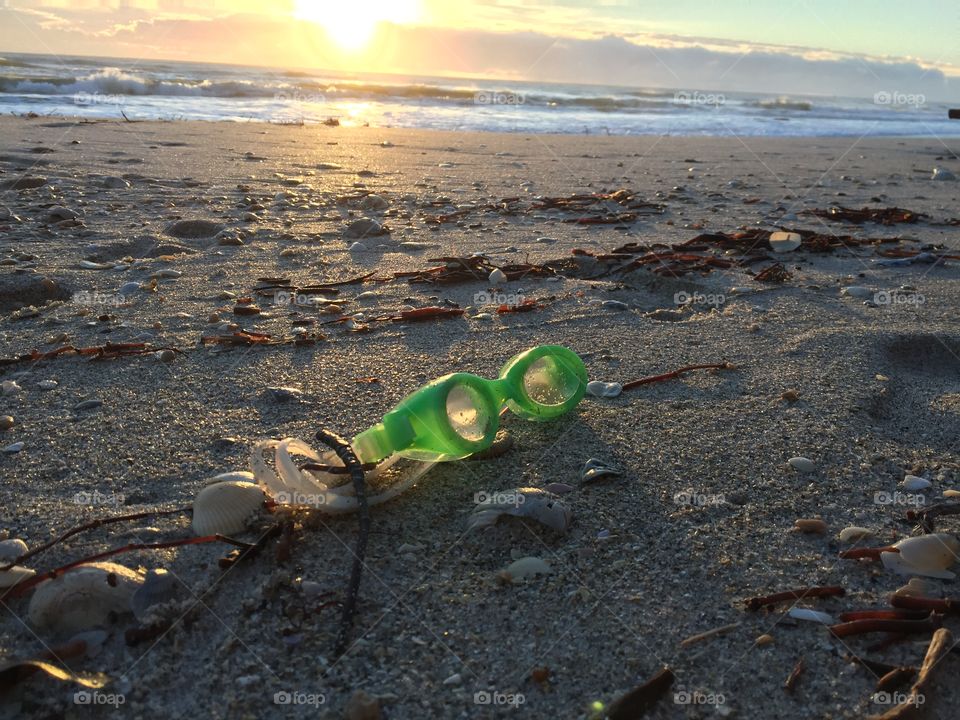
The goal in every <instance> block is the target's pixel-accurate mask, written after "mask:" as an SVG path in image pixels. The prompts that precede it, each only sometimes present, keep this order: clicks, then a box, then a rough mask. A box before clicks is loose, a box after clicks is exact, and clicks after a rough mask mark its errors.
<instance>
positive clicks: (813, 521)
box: [793, 518, 827, 535]
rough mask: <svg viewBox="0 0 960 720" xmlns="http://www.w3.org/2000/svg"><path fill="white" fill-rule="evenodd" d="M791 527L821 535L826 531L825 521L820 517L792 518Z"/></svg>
mask: <svg viewBox="0 0 960 720" xmlns="http://www.w3.org/2000/svg"><path fill="white" fill-rule="evenodd" d="M793 527H794V528H796V529H797V530H799V531H800V532H802V533H807V534H816V535H823V534H824V533H825V532H826V531H827V523H826V522H824V521H823V520H821V519H820V518H800V519H798V520H794V522H793Z"/></svg>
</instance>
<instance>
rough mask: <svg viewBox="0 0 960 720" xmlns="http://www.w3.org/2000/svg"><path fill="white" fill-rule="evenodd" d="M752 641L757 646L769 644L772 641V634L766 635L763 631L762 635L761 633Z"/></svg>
mask: <svg viewBox="0 0 960 720" xmlns="http://www.w3.org/2000/svg"><path fill="white" fill-rule="evenodd" d="M754 643H755V644H756V645H757V646H758V647H764V646H766V645H770V644H771V643H773V635H767V634H766V633H764V634H763V635H761V636H760V637H758V638H757V639H756V640H755V641H754Z"/></svg>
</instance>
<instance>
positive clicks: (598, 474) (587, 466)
mask: <svg viewBox="0 0 960 720" xmlns="http://www.w3.org/2000/svg"><path fill="white" fill-rule="evenodd" d="M622 474H623V473H622V472H620V471H619V470H617V469H616V468H614V467H611V466H610V465H607V464H606V463H604V462H603V461H602V460H597V458H590V459H589V460H587V461H586V462H585V463H584V464H583V467H582V468H580V482H581V484H583V485H587V484H589V483H594V482H597V481H598V480H602V479H603V478H605V477H616V476H619V475H622Z"/></svg>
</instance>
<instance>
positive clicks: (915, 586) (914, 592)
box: [891, 577, 940, 607]
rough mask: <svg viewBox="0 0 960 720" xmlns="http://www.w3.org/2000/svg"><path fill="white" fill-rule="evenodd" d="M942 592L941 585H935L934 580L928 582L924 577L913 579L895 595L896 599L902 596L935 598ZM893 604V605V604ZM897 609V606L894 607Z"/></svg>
mask: <svg viewBox="0 0 960 720" xmlns="http://www.w3.org/2000/svg"><path fill="white" fill-rule="evenodd" d="M939 592H940V585H939V583H935V582H933V581H932V580H927V579H926V578H922V577H912V578H910V579H909V580H907V584H906V585H903V586H901V587H899V588H897V589H896V590H895V591H894V593H893V595H894V598H896V597H897V596H900V595H907V596H910V597H934V596H936V595H938V594H939ZM891 604H893V603H892V602H891ZM894 607H896V605H894Z"/></svg>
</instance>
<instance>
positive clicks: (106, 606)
mask: <svg viewBox="0 0 960 720" xmlns="http://www.w3.org/2000/svg"><path fill="white" fill-rule="evenodd" d="M142 582H143V576H142V575H141V574H140V573H138V572H135V571H134V570H131V569H130V568H126V567H124V566H123V565H117V564H116V563H107V562H104V563H89V564H87V565H80V566H78V567H76V568H74V569H72V570H68V571H67V572H66V573H64V574H63V575H61V576H60V577H57V578H54V579H53V580H47V581H46V582H44V583H41V584H40V585H39V586H38V587H37V589H36V591H35V592H34V593H33V596H32V597H31V598H30V607H29V609H28V614H29V617H30V622H31V623H33V624H34V625H35V626H37V627H39V628H47V629H50V630H53V631H55V632H58V633H63V634H65V635H66V634H72V633H77V632H82V631H84V630H90V629H92V628H95V627H102V626H105V625H108V624H109V623H110V621H111V619H112V617H113V615H115V614H118V613H126V612H130V601H131V599H132V598H133V593H134V592H136V590H137V588H138V587H140V584H141V583H142Z"/></svg>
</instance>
